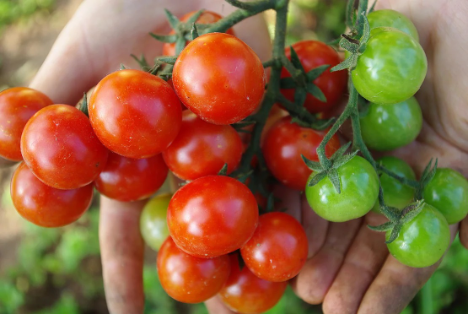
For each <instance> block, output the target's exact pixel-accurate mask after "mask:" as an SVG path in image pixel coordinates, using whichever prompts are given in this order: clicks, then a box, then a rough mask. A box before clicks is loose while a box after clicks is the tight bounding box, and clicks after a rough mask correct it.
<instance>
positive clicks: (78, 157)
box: [21, 105, 108, 190]
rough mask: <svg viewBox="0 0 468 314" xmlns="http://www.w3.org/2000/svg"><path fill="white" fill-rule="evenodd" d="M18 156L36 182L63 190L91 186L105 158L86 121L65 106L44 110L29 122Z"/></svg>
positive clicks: (75, 110) (106, 153)
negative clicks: (20, 156) (19, 155)
mask: <svg viewBox="0 0 468 314" xmlns="http://www.w3.org/2000/svg"><path fill="white" fill-rule="evenodd" d="M21 153H22V155H23V158H24V161H25V162H26V164H27V165H28V167H29V168H30V169H31V171H32V172H33V173H34V174H35V175H36V176H37V177H38V178H39V180H41V181H42V182H44V183H45V184H47V185H49V186H51V187H54V188H57V189H64V190H66V189H76V188H79V187H82V186H85V185H88V184H90V183H91V182H93V181H94V179H96V178H97V176H98V175H99V173H100V172H101V171H102V169H104V167H105V165H106V162H107V157H108V150H107V149H106V148H105V147H104V146H103V145H102V144H101V142H99V140H98V138H97V137H96V135H95V134H94V132H93V129H92V128H91V124H90V123H89V119H88V117H86V115H85V114H84V113H82V112H81V111H79V110H78V109H76V108H74V107H71V106H68V105H52V106H47V107H45V108H43V109H41V110H39V111H38V112H37V113H36V114H35V115H34V116H33V117H32V118H31V119H30V120H29V122H28V123H27V124H26V126H25V128H24V131H23V135H22V136H21Z"/></svg>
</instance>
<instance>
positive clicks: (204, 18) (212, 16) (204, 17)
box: [163, 11, 234, 56]
mask: <svg viewBox="0 0 468 314" xmlns="http://www.w3.org/2000/svg"><path fill="white" fill-rule="evenodd" d="M195 13H197V11H192V12H189V13H187V14H185V15H184V16H182V18H181V19H180V21H181V22H187V20H188V19H189V18H190V17H191V16H192V15H194V14H195ZM222 18H223V17H222V16H221V15H219V14H218V13H215V12H211V11H203V13H202V14H201V15H200V16H199V17H198V19H197V21H196V23H197V24H213V23H215V22H217V21H219V20H220V19H222ZM169 34H175V32H174V30H172V31H171V32H170V33H169ZM226 34H229V35H234V31H233V30H232V28H230V29H228V30H227V31H226ZM187 43H188V42H187ZM187 43H186V45H187ZM175 52H176V51H175V43H171V44H169V43H165V44H164V45H163V56H175Z"/></svg>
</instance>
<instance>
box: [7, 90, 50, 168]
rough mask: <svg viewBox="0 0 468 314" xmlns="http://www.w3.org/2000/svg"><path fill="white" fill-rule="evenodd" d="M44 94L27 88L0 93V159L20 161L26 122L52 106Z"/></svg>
mask: <svg viewBox="0 0 468 314" xmlns="http://www.w3.org/2000/svg"><path fill="white" fill-rule="evenodd" d="M52 104H53V102H52V100H50V98H49V97H47V96H46V95H45V94H43V93H41V92H40V91H37V90H35V89H32V88H28V87H13V88H8V89H6V90H4V91H2V92H0V129H1V130H2V132H0V157H3V158H5V159H7V160H11V161H21V160H23V156H22V155H21V134H22V133H23V129H24V127H25V125H26V123H27V122H28V120H29V119H30V118H31V117H32V116H33V115H34V114H35V113H36V112H38V111H39V110H40V109H42V108H44V107H46V106H49V105H52Z"/></svg>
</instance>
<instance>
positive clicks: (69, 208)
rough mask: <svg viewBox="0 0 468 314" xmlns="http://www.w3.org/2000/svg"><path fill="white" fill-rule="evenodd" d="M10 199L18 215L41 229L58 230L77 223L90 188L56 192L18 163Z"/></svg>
mask: <svg viewBox="0 0 468 314" xmlns="http://www.w3.org/2000/svg"><path fill="white" fill-rule="evenodd" d="M11 199H12V200H13V204H14V205H15V208H16V210H17V211H18V213H19V214H20V215H21V216H23V218H25V219H26V220H28V221H30V222H32V223H33V224H35V225H38V226H41V227H48V228H55V227H62V226H65V225H68V224H71V223H72V222H74V221H76V220H78V218H80V217H81V215H83V213H84V212H85V211H86V210H87V209H88V208H89V206H90V205H91V201H92V199H93V185H92V184H88V185H86V186H83V187H80V188H78V189H73V190H59V189H55V188H53V187H50V186H48V185H45V184H44V183H42V182H41V181H40V180H39V179H37V178H36V176H35V175H34V174H33V173H32V172H31V170H30V169H29V168H28V166H26V164H25V163H24V162H22V163H21V164H20V165H19V166H18V168H17V169H16V171H15V173H14V175H13V178H12V180H11Z"/></svg>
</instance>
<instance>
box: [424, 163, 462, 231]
mask: <svg viewBox="0 0 468 314" xmlns="http://www.w3.org/2000/svg"><path fill="white" fill-rule="evenodd" d="M423 196H424V200H425V201H426V203H428V204H431V205H432V206H434V207H435V208H436V209H437V210H438V211H440V212H441V213H442V215H444V217H445V219H447V222H448V223H449V224H454V223H457V222H459V221H461V220H462V219H463V218H465V216H466V214H467V213H468V181H467V180H466V179H465V177H464V176H463V175H461V174H460V173H459V172H458V171H455V170H453V169H450V168H438V169H437V170H436V173H435V175H434V177H433V178H432V180H431V181H430V182H429V184H428V185H426V187H425V189H424V195H423Z"/></svg>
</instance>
